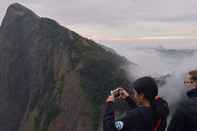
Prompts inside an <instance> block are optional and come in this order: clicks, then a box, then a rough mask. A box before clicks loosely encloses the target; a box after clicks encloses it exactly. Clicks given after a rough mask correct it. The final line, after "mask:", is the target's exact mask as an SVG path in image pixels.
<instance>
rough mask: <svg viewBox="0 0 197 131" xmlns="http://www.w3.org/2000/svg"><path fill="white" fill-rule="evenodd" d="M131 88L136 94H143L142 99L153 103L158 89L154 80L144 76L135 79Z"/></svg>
mask: <svg viewBox="0 0 197 131" xmlns="http://www.w3.org/2000/svg"><path fill="white" fill-rule="evenodd" d="M133 88H134V89H135V90H136V91H137V93H138V94H140V93H143V94H144V97H145V98H146V99H147V100H148V101H150V103H153V102H154V100H155V97H156V96H157V95H158V87H157V84H156V82H155V80H154V79H153V78H151V77H149V76H145V77H142V78H139V79H137V80H136V81H135V82H134V83H133Z"/></svg>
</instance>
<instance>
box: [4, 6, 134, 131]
mask: <svg viewBox="0 0 197 131" xmlns="http://www.w3.org/2000/svg"><path fill="white" fill-rule="evenodd" d="M129 64H130V63H129V62H128V61H127V60H126V59H125V58H124V57H121V56H119V55H117V54H116V53H115V52H111V51H109V50H106V49H105V48H103V47H102V46H101V45H99V44H97V43H95V42H94V41H92V40H89V39H86V38H83V37H81V36H80V35H78V34H77V33H75V32H73V31H71V30H69V29H67V28H65V27H63V26H61V25H59V24H58V23H57V22H55V21H54V20H51V19H48V18H42V17H40V16H38V15H36V14H35V13H33V12H32V11H31V10H29V9H27V8H26V7H24V6H22V5H20V4H17V3H15V4H12V5H10V6H9V8H8V9H7V13H6V16H5V17H4V19H3V22H2V24H1V27H0V131H60V130H61V131H92V130H94V129H98V126H99V119H98V118H99V114H100V107H101V105H102V103H103V98H104V97H105V96H106V95H107V93H108V91H109V90H111V89H112V88H114V87H116V86H117V85H119V84H121V82H122V81H124V79H125V78H126V73H125V70H124V69H123V68H122V67H123V66H125V65H129Z"/></svg>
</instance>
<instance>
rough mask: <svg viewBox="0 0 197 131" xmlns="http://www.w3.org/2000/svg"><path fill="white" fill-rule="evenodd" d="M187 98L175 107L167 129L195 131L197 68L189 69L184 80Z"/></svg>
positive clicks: (196, 130)
mask: <svg viewBox="0 0 197 131" xmlns="http://www.w3.org/2000/svg"><path fill="white" fill-rule="evenodd" d="M184 84H185V86H186V87H187V88H188V89H189V90H190V91H188V93H187V95H188V99H187V100H185V101H183V102H182V103H180V104H179V106H178V107H177V109H176V111H175V113H174V115H173V116H172V120H171V122H170V124H169V127H168V131H197V70H194V71H190V72H189V73H188V75H187V76H186V79H185V81H184Z"/></svg>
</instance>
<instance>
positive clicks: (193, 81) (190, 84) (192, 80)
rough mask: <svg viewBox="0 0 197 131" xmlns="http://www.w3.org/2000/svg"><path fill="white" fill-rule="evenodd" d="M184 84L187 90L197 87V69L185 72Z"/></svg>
mask: <svg viewBox="0 0 197 131" xmlns="http://www.w3.org/2000/svg"><path fill="white" fill-rule="evenodd" d="M184 85H185V87H187V88H188V89H189V90H191V89H194V88H197V70H192V71H190V72H188V73H187V74H186V76H185V80H184Z"/></svg>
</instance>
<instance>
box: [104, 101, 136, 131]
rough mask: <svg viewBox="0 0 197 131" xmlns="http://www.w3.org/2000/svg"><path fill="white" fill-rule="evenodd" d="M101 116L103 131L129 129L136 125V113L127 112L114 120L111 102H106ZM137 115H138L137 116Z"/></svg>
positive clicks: (125, 130)
mask: <svg viewBox="0 0 197 131" xmlns="http://www.w3.org/2000/svg"><path fill="white" fill-rule="evenodd" d="M105 106H106V107H105V111H104V118H103V131H129V130H131V128H134V127H135V125H136V119H138V117H139V115H138V114H137V113H127V114H126V115H125V116H124V117H123V118H121V119H119V120H116V121H115V115H114V109H113V103H106V105H105ZM137 115H138V116H137Z"/></svg>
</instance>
